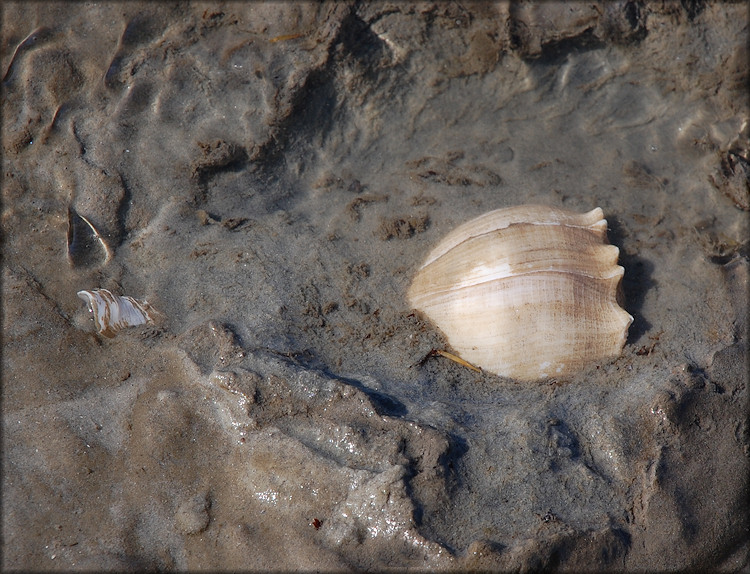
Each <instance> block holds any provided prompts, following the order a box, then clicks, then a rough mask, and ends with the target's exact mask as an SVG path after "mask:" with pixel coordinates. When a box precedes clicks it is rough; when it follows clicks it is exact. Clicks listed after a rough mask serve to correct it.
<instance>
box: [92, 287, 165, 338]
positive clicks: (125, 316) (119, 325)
mask: <svg viewBox="0 0 750 574" xmlns="http://www.w3.org/2000/svg"><path fill="white" fill-rule="evenodd" d="M78 297H79V298H81V299H83V300H84V301H86V304H87V305H88V307H89V312H91V313H93V315H94V323H95V324H96V328H97V329H98V330H99V333H100V334H102V335H103V336H105V337H114V336H115V334H116V333H117V331H119V330H120V329H125V328H126V327H135V326H137V325H145V324H146V323H153V322H154V321H155V319H156V316H157V312H156V311H155V310H154V309H153V308H152V307H151V305H149V304H148V301H136V300H135V299H133V298H132V297H127V296H122V297H121V296H120V295H114V294H112V293H111V292H110V291H108V290H107V289H94V290H93V291H79V292H78Z"/></svg>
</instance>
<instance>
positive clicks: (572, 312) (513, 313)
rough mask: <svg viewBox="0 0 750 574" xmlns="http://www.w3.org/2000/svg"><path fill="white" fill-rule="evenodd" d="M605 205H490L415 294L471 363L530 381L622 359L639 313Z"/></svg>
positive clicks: (431, 264) (446, 249)
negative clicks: (627, 298)
mask: <svg viewBox="0 0 750 574" xmlns="http://www.w3.org/2000/svg"><path fill="white" fill-rule="evenodd" d="M619 253H620V250H619V249H618V248H617V247H616V246H614V245H610V244H609V243H608V241H607V221H606V220H605V219H604V215H603V213H602V210H601V209H600V208H598V207H597V208H596V209H594V210H592V211H589V212H588V213H575V212H572V211H567V210H563V209H557V208H553V207H547V206H541V205H520V206H517V207H510V208H507V209H499V210H496V211H491V212H489V213H485V214H484V215H481V216H479V217H477V218H476V219H474V220H472V221H469V222H468V223H465V224H463V225H461V226H459V227H458V228H456V229H455V230H454V231H452V232H451V233H449V234H448V235H447V236H446V237H445V238H444V239H443V240H442V241H441V242H440V243H439V244H438V245H437V247H435V249H433V251H432V252H431V253H430V254H429V255H428V256H427V259H426V261H425V262H424V264H423V265H422V267H421V268H420V269H419V270H418V271H417V274H416V275H415V277H414V280H413V282H412V284H411V286H410V288H409V291H408V298H409V303H410V304H411V305H412V307H414V308H415V309H418V310H419V311H422V312H423V313H424V314H425V315H427V316H428V317H429V318H430V319H431V320H432V321H433V322H434V323H435V324H436V325H437V326H438V327H439V328H440V330H441V331H443V333H444V334H445V335H446V337H447V338H448V342H449V343H450V345H451V346H452V347H453V349H454V350H456V351H457V352H458V354H459V355H460V356H461V357H462V358H463V359H465V360H467V361H469V362H470V363H473V364H475V365H478V366H480V367H482V368H483V369H486V370H488V371H490V372H492V373H495V374H497V375H501V376H505V377H511V378H514V379H519V380H523V381H534V380H539V379H545V378H548V377H563V376H568V375H570V374H572V373H574V372H575V371H577V370H579V369H581V368H584V367H585V366H588V365H590V364H592V363H595V362H597V361H602V360H605V359H610V358H613V357H617V356H618V355H619V354H620V352H621V351H622V347H623V345H624V344H625V340H626V338H627V332H628V327H629V326H630V324H631V323H632V321H633V318H632V317H631V316H630V315H629V314H628V313H627V312H626V311H625V310H624V309H623V308H622V307H620V305H619V303H618V296H619V294H620V282H621V280H622V277H623V274H624V269H623V268H622V267H620V266H619V265H617V258H618V256H619Z"/></svg>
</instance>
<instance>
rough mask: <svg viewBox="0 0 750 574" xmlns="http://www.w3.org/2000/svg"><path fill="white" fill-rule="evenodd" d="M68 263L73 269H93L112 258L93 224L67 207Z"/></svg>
mask: <svg viewBox="0 0 750 574" xmlns="http://www.w3.org/2000/svg"><path fill="white" fill-rule="evenodd" d="M67 256H68V262H69V263H70V264H71V265H72V266H73V267H95V266H97V265H102V264H104V263H107V262H108V261H109V260H110V259H111V258H112V252H111V251H110V249H109V246H108V245H107V243H106V242H105V241H104V239H103V238H102V236H101V234H100V233H99V232H98V231H97V230H96V228H95V227H94V226H93V224H92V223H91V222H90V221H89V220H88V219H86V218H85V217H84V216H83V215H81V214H79V213H76V211H75V210H74V209H73V208H71V207H68V249H67Z"/></svg>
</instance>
